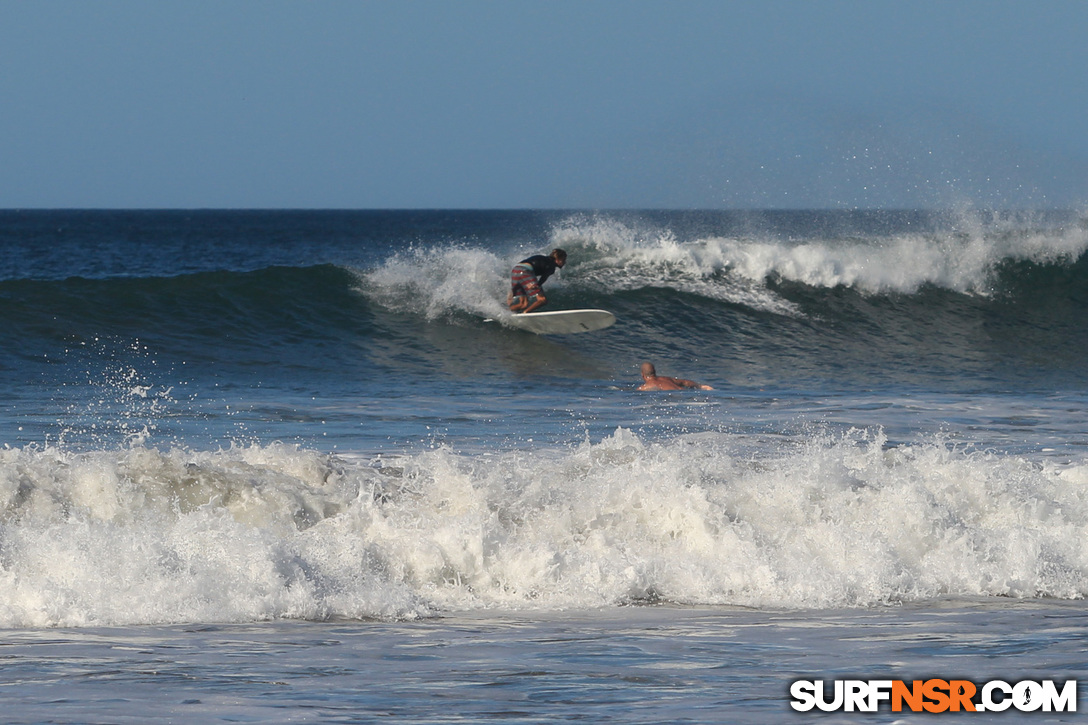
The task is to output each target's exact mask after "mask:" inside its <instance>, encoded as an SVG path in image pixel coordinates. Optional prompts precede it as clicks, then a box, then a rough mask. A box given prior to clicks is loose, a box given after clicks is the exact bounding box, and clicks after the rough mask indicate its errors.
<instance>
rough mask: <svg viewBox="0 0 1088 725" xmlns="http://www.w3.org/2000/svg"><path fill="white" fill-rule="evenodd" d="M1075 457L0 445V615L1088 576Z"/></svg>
mask: <svg viewBox="0 0 1088 725" xmlns="http://www.w3.org/2000/svg"><path fill="white" fill-rule="evenodd" d="M1086 470H1088V467H1085V466H1077V465H1066V466H1064V467H1060V466H1058V465H1057V464H1054V465H1051V464H1047V463H1042V464H1040V463H1037V462H1028V461H1025V460H1022V459H1018V458H1016V457H1010V456H1007V455H998V454H992V453H984V452H970V451H964V450H958V449H956V448H954V447H951V446H950V445H948V444H946V443H945V442H944V441H942V440H939V439H931V440H929V441H928V442H923V443H920V444H916V445H913V446H910V447H898V448H890V449H888V448H887V446H886V442H885V441H884V440H883V438H882V437H881V436H880V435H877V434H871V433H865V432H861V431H855V432H852V433H849V434H846V435H842V436H838V437H829V436H826V435H821V434H813V435H811V436H810V437H808V438H807V439H804V440H801V441H799V442H793V443H789V442H784V441H782V440H778V439H774V440H770V441H764V442H761V443H755V444H754V443H753V441H752V440H750V439H745V438H739V437H736V436H734V435H730V434H724V433H723V434H718V433H704V434H700V435H698V436H691V437H685V436H679V437H674V438H671V439H665V440H661V441H657V442H647V441H644V440H642V439H640V438H638V437H637V436H635V435H634V434H632V433H631V432H629V431H627V430H624V429H618V430H617V431H616V432H615V433H614V434H613V435H611V436H609V437H607V438H605V439H604V440H601V441H598V442H586V443H584V444H582V445H580V446H578V447H575V448H571V449H560V450H529V451H525V450H518V451H494V452H492V453H491V454H484V455H472V456H468V455H461V454H458V453H455V452H453V451H451V450H449V449H445V448H437V449H434V450H430V451H426V452H423V453H419V454H416V455H410V456H404V457H398V458H396V459H381V458H377V459H359V460H350V459H337V458H334V457H329V456H326V455H322V454H318V453H314V452H311V451H307V450H302V449H299V448H296V447H292V446H284V445H269V446H263V447H262V446H252V447H245V448H233V449H229V450H223V451H219V452H192V451H185V450H180V449H177V450H171V451H165V452H162V451H156V450H153V449H147V448H141V447H136V448H132V449H128V450H122V451H112V452H106V451H99V452H92V453H78V454H77V453H69V452H65V451H63V450H59V449H54V448H46V449H36V448H26V449H12V448H7V449H0V507H2V514H0V626H3V627H27V626H32V627H39V626H87V625H116V624H133V623H153V622H178V621H255V620H265V619H273V618H299V619H323V618H328V617H417V616H425V615H427V614H429V613H434V612H441V611H455V610H462V611H464V610H477V609H486V608H492V607H502V608H507V609H518V608H539V609H556V608H564V607H598V606H614V605H620V604H625V603H632V602H652V601H658V600H664V601H672V602H680V603H693V604H696V603H704V604H737V605H746V606H755V607H787V608H799V609H805V608H816V607H839V606H846V607H859V606H860V607H865V606H872V605H878V604H882V603H894V602H902V601H918V600H926V599H929V598H933V597H945V596H952V597H957V596H963V597H977V596H982V597H988V596H994V597H1004V596H1010V597H1036V596H1047V597H1058V598H1080V597H1083V596H1084V595H1085V594H1086V593H1088V546H1086V544H1085V542H1086V541H1088V523H1086V522H1088V495H1086V492H1085V485H1084V484H1085V481H1086V480H1088V473H1086Z"/></svg>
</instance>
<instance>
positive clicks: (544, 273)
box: [506, 249, 567, 312]
mask: <svg viewBox="0 0 1088 725" xmlns="http://www.w3.org/2000/svg"><path fill="white" fill-rule="evenodd" d="M566 263H567V253H566V252H565V251H563V250H562V249H553V250H552V252H551V254H550V255H548V256H544V255H543V254H535V255H533V256H532V257H529V258H528V259H523V260H521V261H520V262H518V263H517V264H516V265H514V268H513V269H512V270H511V271H510V294H509V296H508V297H507V298H506V304H507V306H508V307H509V308H510V311H511V312H533V311H534V310H537V309H539V308H541V307H543V306H544V304H545V303H546V302H547V301H548V299H547V298H546V297H545V296H544V291H543V290H542V289H541V285H543V284H544V282H545V281H547V279H548V277H551V276H552V275H553V274H554V273H555V271H556V270H557V269H562V268H563V265H565V264H566Z"/></svg>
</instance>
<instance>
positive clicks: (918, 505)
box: [0, 209, 1088, 723]
mask: <svg viewBox="0 0 1088 725" xmlns="http://www.w3.org/2000/svg"><path fill="white" fill-rule="evenodd" d="M556 247H561V248H563V249H565V250H566V251H567V252H568V255H569V257H568V263H567V265H566V267H564V268H563V269H562V270H561V272H559V273H558V274H557V275H556V276H554V277H552V278H551V279H550V280H548V282H547V283H546V285H545V291H546V292H547V293H548V300H549V302H548V306H547V308H546V309H576V308H602V309H606V310H609V311H611V312H613V313H614V314H615V315H616V318H617V322H616V324H615V325H614V326H612V327H610V328H608V329H606V330H602V331H598V332H593V333H586V334H578V335H554V336H547V335H534V334H531V333H527V332H524V331H521V330H518V329H515V328H514V327H512V326H511V325H509V324H508V323H507V321H506V319H505V315H506V314H507V313H506V312H505V310H504V302H505V299H506V293H507V289H508V287H509V272H510V268H511V267H512V266H513V265H514V264H515V263H517V262H518V261H520V260H521V259H524V258H525V257H528V256H530V255H532V254H537V253H547V252H548V251H550V250H551V249H553V248H556ZM1086 251H1088V217H1086V216H1085V215H1084V213H1083V212H1076V211H1070V212H1058V211H1052V212H993V211H980V210H977V209H962V210H953V211H944V212H921V211H869V212H865V211H715V212H700V211H653V210H647V211H619V212H580V211H531V210H526V211H212V210H199V211H184V210H178V211H47V210H28V211H0V627H2V628H3V632H2V635H0V645H2V646H0V694H2V697H3V701H4V705H5V715H4V721H5V722H54V723H89V722H102V723H106V722H109V723H125V722H147V721H148V720H149V719H158V720H160V721H170V722H173V721H177V722H288V721H290V722H370V721H374V720H377V719H380V718H384V717H393V718H397V719H401V720H404V721H408V722H418V723H437V722H478V721H489V722H534V723H547V722H562V721H573V720H578V721H591V722H624V723H629V722H645V723H659V722H700V723H701V722H706V723H724V722H752V723H778V722H783V721H797V722H802V721H809V720H821V721H828V722H858V721H862V720H863V719H864V721H866V722H888V723H891V722H926V723H930V722H934V721H937V722H941V721H945V720H955V719H956V718H957V717H962V716H961V715H959V714H958V713H947V714H945V715H931V714H926V713H922V714H918V715H912V714H910V713H898V712H896V713H893V712H890V711H887V709H885V710H884V711H882V712H881V713H879V714H875V715H865V716H862V715H860V714H858V713H845V712H837V713H830V712H811V713H807V714H802V713H798V712H794V711H793V710H792V709H791V707H790V705H789V699H790V698H789V686H790V683H791V682H792V681H794V680H797V679H824V680H834V679H843V678H847V677H854V678H866V679H870V678H871V679H881V678H882V679H903V680H908V681H909V680H914V679H925V678H927V677H944V678H946V679H947V678H951V677H958V678H965V679H970V680H973V681H976V682H983V681H986V680H991V679H995V678H1000V679H1004V680H1007V681H1010V682H1014V681H1017V680H1023V679H1034V680H1039V679H1055V680H1066V679H1075V678H1077V677H1078V676H1080V675H1082V674H1083V673H1084V672H1085V670H1086V668H1088V646H1086V645H1085V644H1084V643H1085V641H1086V640H1085V631H1086V627H1088V612H1086V610H1085V606H1084V597H1085V596H1086V594H1088V357H1086V355H1088V325H1086V324H1085V320H1086V319H1088V254H1086ZM645 361H648V362H652V363H653V364H654V365H655V366H656V367H657V370H658V372H659V373H660V374H663V375H672V376H679V377H683V378H688V379H693V380H696V381H698V382H701V383H706V384H708V385H710V386H712V387H713V390H709V391H695V390H684V391H677V392H640V391H637V390H636V388H637V387H638V385H639V384H640V383H641V379H640V377H639V365H640V363H642V362H645ZM1082 695H1083V691H1082ZM1081 699H1083V696H1082V698H1081ZM1010 716H1011V715H1009V714H1005V715H1004V716H1001V715H989V716H987V715H975V716H974V717H970V718H969V719H971V720H972V721H973V722H986V721H987V717H989V718H991V719H992V720H994V721H999V722H1010V720H1009V719H1008V718H1009V717H1010ZM1073 717H1075V716H1073V715H1070V714H1068V713H1042V712H1040V713H1036V714H1035V715H1033V716H1032V721H1033V722H1068V721H1070V720H1071V718H1073Z"/></svg>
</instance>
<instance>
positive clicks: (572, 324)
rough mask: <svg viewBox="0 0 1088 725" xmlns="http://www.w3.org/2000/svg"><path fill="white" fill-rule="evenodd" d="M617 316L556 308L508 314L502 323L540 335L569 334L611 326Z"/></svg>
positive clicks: (605, 312)
mask: <svg viewBox="0 0 1088 725" xmlns="http://www.w3.org/2000/svg"><path fill="white" fill-rule="evenodd" d="M615 322H616V316H615V315H613V314H612V313H611V312H608V311H607V310H555V311H551V312H525V313H522V314H515V315H510V316H506V315H503V317H502V323H503V324H504V325H509V326H510V327H516V328H518V329H520V330H527V331H529V332H535V333H536V334H538V335H569V334H571V333H575V332H593V331H594V330H603V329H604V328H606V327H611V326H612V325H613V324H614V323H615Z"/></svg>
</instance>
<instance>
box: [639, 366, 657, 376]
mask: <svg viewBox="0 0 1088 725" xmlns="http://www.w3.org/2000/svg"><path fill="white" fill-rule="evenodd" d="M642 377H643V378H656V377H657V370H654V364H653V363H648V362H644V363H642Z"/></svg>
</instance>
